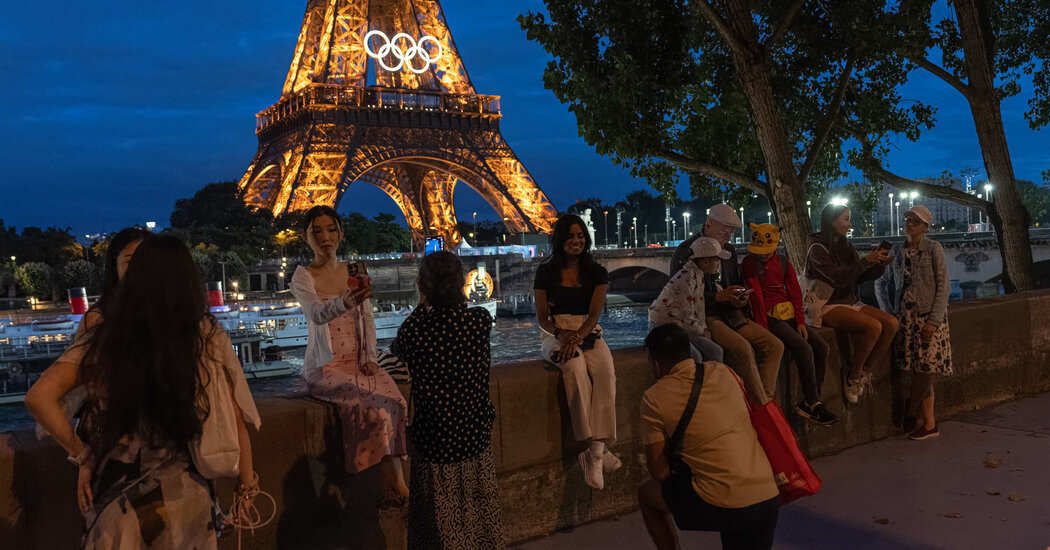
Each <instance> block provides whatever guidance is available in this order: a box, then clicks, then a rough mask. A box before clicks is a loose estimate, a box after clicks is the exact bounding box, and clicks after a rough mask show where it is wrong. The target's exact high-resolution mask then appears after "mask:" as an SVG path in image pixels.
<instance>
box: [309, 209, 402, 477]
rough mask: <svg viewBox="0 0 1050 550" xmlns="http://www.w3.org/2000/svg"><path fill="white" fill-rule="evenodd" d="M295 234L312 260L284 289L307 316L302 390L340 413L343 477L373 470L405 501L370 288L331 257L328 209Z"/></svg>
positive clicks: (398, 439) (332, 228)
mask: <svg viewBox="0 0 1050 550" xmlns="http://www.w3.org/2000/svg"><path fill="white" fill-rule="evenodd" d="M302 231H303V233H302V234H303V236H304V238H305V240H306V243H307V244H308V245H310V250H312V251H313V253H314V259H313V261H312V262H310V265H308V266H305V267H304V266H299V267H297V268H296V269H295V274H294V275H293V276H292V282H291V285H290V288H291V291H292V294H294V295H295V297H296V299H297V300H299V305H300V306H301V307H302V309H303V313H304V314H305V316H306V322H307V330H308V340H307V345H306V357H305V358H304V359H303V378H304V379H306V386H307V389H308V390H309V392H310V395H312V396H314V397H316V398H318V399H320V400H322V401H327V402H329V403H332V404H333V405H335V406H336V408H337V409H338V411H339V419H340V421H341V423H342V426H343V451H344V453H345V456H344V463H345V467H346V471H347V472H349V473H357V472H361V471H363V470H366V469H368V468H371V467H372V466H375V465H376V464H379V465H380V471H381V473H382V474H383V477H384V479H385V480H386V482H387V484H388V485H389V486H390V488H391V489H392V490H393V491H394V492H395V493H396V494H397V495H398V496H399V497H402V498H403V497H407V496H408V486H407V485H406V484H405V480H404V476H403V475H402V467H401V459H402V458H405V456H406V455H407V451H406V446H405V421H406V419H407V413H408V405H407V403H406V402H405V398H404V396H402V395H401V391H400V390H398V388H397V384H396V383H394V379H393V378H391V377H390V375H389V374H387V373H386V372H385V371H383V370H381V369H380V368H379V365H378V363H377V362H376V330H375V322H374V321H373V317H372V304H371V302H369V301H368V298H369V297H370V296H371V295H372V288H371V285H370V283H369V281H368V277H367V275H366V274H365V273H364V266H363V265H359V264H348V263H346V262H341V261H339V260H338V258H336V250H337V249H338V248H339V243H341V242H342V241H343V227H342V222H341V220H340V218H339V214H337V213H336V211H335V210H334V209H333V208H331V207H329V206H315V207H313V208H311V209H310V210H308V211H307V212H306V217H305V220H304V222H303V229H302Z"/></svg>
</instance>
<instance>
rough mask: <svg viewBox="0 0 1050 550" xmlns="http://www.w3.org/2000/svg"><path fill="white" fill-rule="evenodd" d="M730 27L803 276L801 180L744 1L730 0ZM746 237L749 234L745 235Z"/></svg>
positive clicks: (805, 231)
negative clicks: (735, 40) (738, 46)
mask: <svg viewBox="0 0 1050 550" xmlns="http://www.w3.org/2000/svg"><path fill="white" fill-rule="evenodd" d="M726 8H727V9H726V12H727V17H726V23H727V24H728V26H729V29H730V32H732V34H733V35H735V36H736V38H737V40H738V41H739V44H742V45H743V48H732V50H733V66H734V68H735V70H736V76H737V80H738V81H739V82H740V86H741V87H742V88H743V90H744V94H745V95H746V96H747V99H748V103H749V104H750V108H751V118H752V119H753V121H754V124H755V132H756V134H757V136H758V143H759V147H761V149H762V157H763V158H764V159H765V162H766V184H767V187H768V190H767V192H766V197H767V198H768V199H769V202H770V205H771V206H772V207H773V210H774V211H775V212H776V213H777V221H779V222H780V226H781V227H782V229H781V231H780V237H781V239H783V241H784V245H785V246H786V247H787V251H788V256H789V257H790V258H791V262H792V263H793V264H794V265H795V267H796V270H797V271H799V272H800V273H801V271H802V269H803V268H804V267H805V265H806V240H807V238H808V236H809V233H810V230H811V226H810V220H809V215H808V214H807V213H806V200H805V197H804V195H803V193H802V186H801V185H800V183H799V181H798V174H797V172H796V171H795V164H794V162H793V159H792V156H791V147H789V146H788V142H787V138H786V135H785V133H784V127H783V125H782V124H781V120H780V112H779V110H778V109H777V104H776V98H774V97H773V86H772V84H771V83H770V81H769V70H768V67H767V59H766V55H765V52H764V51H763V48H762V46H761V45H760V44H759V42H758V29H757V28H755V25H754V22H753V20H752V13H751V8H750V7H749V6H748V4H747V2H746V1H745V0H730V1H729V2H727V5H726ZM745 234H746V232H745Z"/></svg>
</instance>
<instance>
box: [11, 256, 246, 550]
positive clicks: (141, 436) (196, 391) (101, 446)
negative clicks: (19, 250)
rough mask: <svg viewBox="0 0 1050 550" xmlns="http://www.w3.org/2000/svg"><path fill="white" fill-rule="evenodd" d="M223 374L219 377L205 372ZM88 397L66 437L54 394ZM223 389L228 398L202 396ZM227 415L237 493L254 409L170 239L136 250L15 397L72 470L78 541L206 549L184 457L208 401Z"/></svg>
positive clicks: (198, 286)
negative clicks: (99, 304) (89, 322)
mask: <svg viewBox="0 0 1050 550" xmlns="http://www.w3.org/2000/svg"><path fill="white" fill-rule="evenodd" d="M219 372H222V373H224V374H225V376H224V377H220V376H214V375H213V374H214V373H219ZM78 383H79V384H84V385H85V387H86V388H87V393H88V399H87V401H86V404H85V411H84V413H83V415H82V419H81V424H80V426H79V428H78V430H77V431H76V432H74V430H73V427H72V426H71V425H70V423H69V421H68V420H67V419H66V417H65V415H64V413H63V411H62V408H61V406H60V405H59V400H60V399H61V398H62V397H63V396H64V395H65V394H66V393H67V392H68V391H69V390H70V389H71V388H73V387H74V386H75V385H76V384H78ZM209 384H229V386H230V392H229V394H230V395H232V399H233V400H234V402H233V403H230V404H219V403H211V402H210V401H209V398H208V395H210V394H211V392H210V391H209V390H208V389H207V386H208V385H209ZM227 405H228V406H232V407H234V410H235V411H237V414H236V415H235V416H236V422H237V434H238V438H237V439H238V445H239V449H240V457H239V461H238V466H239V473H238V479H239V481H240V484H239V485H238V491H239V492H240V493H241V494H244V493H246V492H249V491H252V490H254V489H255V488H256V487H257V483H258V478H257V476H256V475H255V470H254V468H253V465H252V457H251V444H250V441H249V440H248V432H247V429H246V428H245V422H246V421H247V422H250V423H252V424H253V425H255V426H256V428H258V426H259V423H260V422H259V413H258V411H257V410H256V408H255V403H254V401H253V400H252V398H251V393H250V392H249V391H248V385H247V381H246V380H245V379H244V373H243V371H242V370H241V366H240V362H239V361H238V360H237V357H236V354H235V353H234V351H233V346H232V344H231V343H230V340H229V337H227V335H226V332H225V331H224V330H223V329H222V327H221V326H220V325H219V324H218V323H216V322H215V320H214V319H213V318H212V317H211V316H210V315H209V314H208V311H207V305H206V301H205V296H204V285H203V284H202V283H201V280H200V278H199V277H198V276H197V268H196V266H195V265H194V263H193V259H192V258H191V257H190V252H189V250H188V249H187V248H186V245H184V244H183V243H182V242H181V241H179V240H178V239H176V238H174V237H169V236H160V237H154V238H152V239H150V240H148V241H146V242H144V243H143V244H142V245H141V246H139V247H138V250H137V251H135V255H134V258H132V260H131V262H130V263H129V264H128V267H127V273H126V275H125V276H124V280H123V282H122V283H121V284H120V285H119V286H118V287H117V288H116V289H115V290H114V291H113V292H112V293H111V295H110V296H109V301H108V303H107V305H106V310H105V315H104V316H101V317H100V320H99V322H98V323H97V324H96V325H95V326H94V327H92V328H91V329H90V332H89V333H88V334H87V338H85V339H84V340H82V341H78V342H77V343H76V344H74V345H73V346H71V347H70V348H69V349H68V350H67V351H66V352H65V353H64V354H63V355H62V356H61V357H59V359H58V361H56V363H55V364H54V365H52V366H51V367H50V368H48V369H47V370H46V371H45V372H44V374H43V375H42V376H41V378H40V380H39V381H38V382H37V383H36V384H34V385H33V387H32V388H31V389H30V391H29V393H28V394H26V406H27V407H28V408H29V410H30V412H31V413H32V414H33V416H34V417H35V418H36V419H37V421H38V422H39V423H40V424H41V425H42V426H43V427H44V428H45V429H46V430H47V432H48V433H49V434H51V436H52V437H53V438H54V439H55V441H56V442H58V444H59V445H61V446H62V447H63V448H64V449H65V450H66V451H67V452H69V460H70V461H71V462H73V463H74V464H76V465H77V466H78V467H79V475H78V479H77V502H78V505H79V507H80V510H81V512H82V513H83V514H84V515H85V518H86V520H87V526H88V528H87V533H86V535H85V539H84V543H85V548H100V549H101V548H121V549H123V548H144V547H147V546H148V547H149V548H165V549H167V548H171V549H176V548H216V547H217V538H216V526H215V525H214V521H213V517H212V498H211V491H210V489H209V484H208V482H207V480H206V479H204V477H202V476H201V475H200V473H198V471H197V469H196V467H195V466H194V464H193V462H192V460H191V459H190V453H189V448H190V446H191V445H193V443H194V442H195V441H196V440H198V439H199V438H200V437H201V435H202V427H203V424H204V420H205V418H207V416H208V415H209V413H210V411H211V410H212V408H216V407H224V406H227Z"/></svg>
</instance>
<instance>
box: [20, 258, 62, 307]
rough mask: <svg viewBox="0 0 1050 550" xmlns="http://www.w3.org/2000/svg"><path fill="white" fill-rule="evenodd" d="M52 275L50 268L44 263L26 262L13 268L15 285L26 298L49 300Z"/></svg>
mask: <svg viewBox="0 0 1050 550" xmlns="http://www.w3.org/2000/svg"><path fill="white" fill-rule="evenodd" d="M52 274H53V273H52V269H51V266H49V265H47V264H45V263H44V262H26V263H24V264H21V265H19V266H18V267H17V268H15V283H16V284H17V285H18V287H19V288H20V289H22V293H24V294H25V295H26V296H32V297H34V298H36V299H38V300H50V299H51V290H52V287H53V284H52Z"/></svg>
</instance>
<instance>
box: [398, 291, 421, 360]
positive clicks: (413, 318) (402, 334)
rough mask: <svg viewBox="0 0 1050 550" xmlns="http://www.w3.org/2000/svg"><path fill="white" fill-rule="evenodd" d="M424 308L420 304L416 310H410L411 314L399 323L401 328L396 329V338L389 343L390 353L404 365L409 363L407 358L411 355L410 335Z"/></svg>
mask: <svg viewBox="0 0 1050 550" xmlns="http://www.w3.org/2000/svg"><path fill="white" fill-rule="evenodd" d="M425 307H426V306H424V305H423V304H422V303H420V305H418V306H416V309H413V310H412V313H409V314H408V317H407V318H406V319H405V322H403V323H401V326H400V327H398V328H397V336H395V337H394V341H393V342H391V343H390V353H393V354H394V355H396V356H398V358H400V359H401V360H402V361H404V362H405V363H409V361H408V358H409V357H410V356H411V355H412V338H411V336H410V334H411V333H412V332H413V331H414V330H416V329H415V327H416V324H417V322H418V320H419V316H420V315H423V312H424V311H425Z"/></svg>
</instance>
